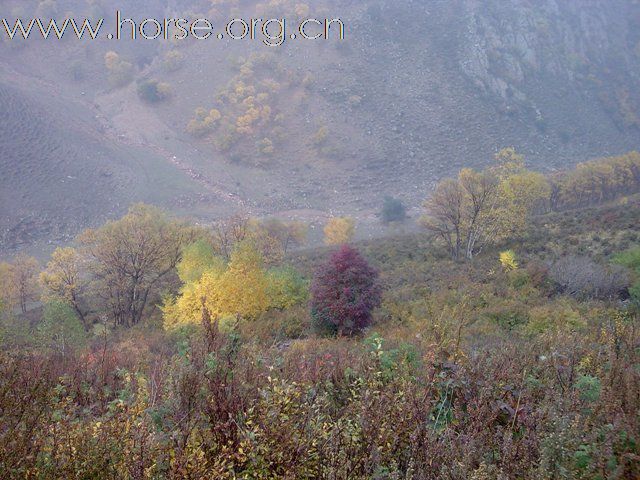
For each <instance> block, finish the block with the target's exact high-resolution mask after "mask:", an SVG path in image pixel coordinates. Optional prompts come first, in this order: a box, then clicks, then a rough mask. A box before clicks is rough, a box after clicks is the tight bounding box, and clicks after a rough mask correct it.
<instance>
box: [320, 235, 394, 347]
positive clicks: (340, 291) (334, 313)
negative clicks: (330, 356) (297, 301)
mask: <svg viewBox="0 0 640 480" xmlns="http://www.w3.org/2000/svg"><path fill="white" fill-rule="evenodd" d="M381 295H382V289H381V287H380V284H379V283H378V271H377V270H375V269H374V268H372V267H371V266H369V264H368V263H367V261H366V260H365V259H364V258H363V257H362V256H361V255H360V253H359V252H358V251H357V250H356V249H354V248H353V247H350V246H348V245H344V246H343V247H341V248H340V250H338V251H337V252H335V253H333V254H332V255H331V257H330V258H329V261H328V262H327V263H326V264H325V265H323V266H321V267H320V268H319V269H318V270H317V271H316V274H315V277H314V280H313V284H312V286H311V296H312V298H311V318H312V321H313V324H314V328H315V329H316V330H317V331H320V332H322V333H329V334H338V335H352V334H354V333H357V332H359V331H361V330H362V329H364V328H366V327H368V326H369V325H370V324H371V318H372V317H371V313H372V311H373V309H374V308H376V307H378V306H380V300H381Z"/></svg>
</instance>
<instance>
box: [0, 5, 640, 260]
mask: <svg viewBox="0 0 640 480" xmlns="http://www.w3.org/2000/svg"><path fill="white" fill-rule="evenodd" d="M3 3H4V5H3V6H2V12H1V13H2V15H0V16H6V17H9V18H11V15H14V16H15V15H22V16H24V17H27V18H28V17H29V16H33V15H35V13H34V12H39V14H41V15H43V16H44V15H45V14H52V15H53V14H56V15H60V16H64V15H65V13H67V12H73V13H74V14H75V15H76V16H79V15H104V16H105V17H106V18H107V19H108V20H107V21H109V18H110V17H109V16H110V15H111V16H112V15H113V12H114V11H115V9H116V8H117V7H118V6H117V5H113V4H112V3H111V2H106V1H104V2H99V1H92V2H80V1H63V0H58V1H57V2H52V1H47V2H37V1H31V2H25V1H20V2H18V1H7V2H3ZM129 3H130V2H129ZM167 3H168V4H169V6H168V7H165V5H167ZM299 4H300V2H299V1H295V2H294V1H289V0H283V1H280V2H270V3H269V2H256V1H241V2H238V1H235V2H234V1H229V2H208V1H195V0H194V1H186V0H183V1H180V2H159V1H156V2H154V1H150V0H147V1H145V2H136V4H135V7H132V6H124V5H123V6H121V8H122V10H123V11H125V12H127V13H128V14H129V15H130V16H136V15H137V16H138V18H144V17H149V16H154V15H155V16H158V17H159V18H160V16H161V15H162V16H185V17H187V16H188V17H193V18H198V17H199V16H205V17H207V18H212V19H214V21H216V20H222V19H224V20H228V19H231V18H234V17H235V16H238V15H241V16H243V18H250V17H255V16H256V15H257V14H261V15H262V16H265V17H270V16H286V17H287V18H291V19H294V18H298V17H300V16H301V15H302V14H306V13H307V12H306V11H301V10H299V9H297V6H299ZM309 4H310V5H311V6H310V8H309V10H308V15H302V16H316V17H325V16H326V17H329V18H333V17H341V18H342V19H343V20H344V21H345V24H346V26H347V31H346V33H347V37H346V40H345V41H343V42H339V41H337V40H330V41H326V42H325V41H317V42H304V41H303V42H300V41H288V42H285V44H284V45H283V46H282V47H278V48H268V47H265V46H264V45H261V44H260V42H259V41H255V42H250V41H237V42H233V41H232V42H229V41H227V40H223V41H220V42H219V41H217V40H211V41H199V42H198V41H185V42H182V43H180V42H177V43H175V42H163V41H151V42H149V41H146V42H145V41H140V40H139V41H136V42H131V41H120V42H116V43H114V42H109V41H108V40H106V39H104V40H98V41H95V42H89V41H83V42H79V41H77V40H74V39H66V40H63V41H62V42H58V41H47V42H45V41H42V40H40V41H38V40H30V41H28V42H16V41H13V42H4V45H2V46H1V47H0V48H1V50H0V65H1V66H2V68H1V69H0V72H1V73H0V101H1V103H2V105H3V111H4V115H5V116H4V119H3V122H2V123H1V124H0V166H1V171H2V176H1V177H0V182H1V183H0V198H1V203H0V232H2V234H1V235H0V249H10V248H14V247H17V246H24V245H26V244H30V243H33V242H36V241H38V240H39V239H43V238H47V239H51V240H53V241H61V240H64V239H66V238H68V236H69V235H73V234H74V233H76V232H77V231H78V230H79V229H80V228H81V227H84V226H87V225H91V224H93V223H100V222H101V221H102V220H103V219H104V218H107V217H112V216H115V215H119V214H121V213H122V212H123V211H124V210H125V209H126V207H127V206H128V205H129V204H130V203H131V202H133V201H147V202H152V203H156V204H159V205H161V206H164V207H167V208H171V209H173V210H176V211H180V212H181V213H184V212H188V213H190V214H192V215H194V216H197V217H199V218H202V219H205V220H210V219H212V218H216V217H217V216H220V215H225V214H227V213H228V212H231V211H233V210H234V209H238V208H243V209H246V210H249V211H250V212H251V213H253V214H256V215H268V214H282V215H298V216H302V217H303V218H304V219H307V220H313V219H315V218H320V217H322V216H323V215H327V214H333V213H346V214H350V215H354V216H356V217H358V219H359V220H360V221H362V222H364V223H366V222H374V221H375V218H374V217H373V213H374V212H375V211H377V210H378V209H379V207H380V204H381V199H382V198H383V197H384V196H385V195H394V196H396V197H400V198H402V199H403V200H405V201H406V202H407V203H408V204H409V205H412V206H417V205H419V203H420V202H421V201H422V200H423V199H424V197H426V196H427V195H428V193H429V191H430V189H431V187H432V186H433V184H434V183H435V182H436V181H437V180H438V179H439V178H442V177H443V176H446V175H449V174H452V173H454V172H456V171H457V170H458V169H459V168H460V167H463V166H482V165H486V164H487V163H489V162H490V161H491V158H492V155H493V153H495V152H496V151H497V150H498V149H500V148H502V147H504V146H515V147H516V148H517V149H518V150H519V151H521V152H522V153H524V154H525V156H526V158H527V161H528V163H529V165H530V166H531V167H533V168H536V169H539V170H544V171H549V170H553V169H562V168H565V167H569V166H571V165H573V164H575V163H577V162H580V161H584V160H587V159H589V158H593V157H599V156H605V155H614V154H619V153H622V152H626V151H629V150H632V149H637V148H639V147H640V145H639V144H640V141H639V139H640V28H639V27H640V2H637V1H633V0H627V1H623V0H580V1H575V2H558V1H555V0H544V1H540V2H532V1H527V0H519V1H516V0H511V1H504V0H484V1H473V0H446V1H445V0H443V1H439V0H430V1H409V0H396V1H387V2H379V1H374V0H371V1H341V2H338V1H335V2H333V1H328V0H326V1H318V2H313V4H311V3H309ZM105 28H108V27H105ZM216 42H219V43H216ZM108 52H115V55H114V54H113V53H108Z"/></svg>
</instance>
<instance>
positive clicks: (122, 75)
mask: <svg viewBox="0 0 640 480" xmlns="http://www.w3.org/2000/svg"><path fill="white" fill-rule="evenodd" d="M104 63H105V66H106V67H107V70H108V72H109V83H110V84H111V86H112V87H116V88H117V87H124V86H125V85H128V84H129V83H131V81H132V80H133V75H134V67H133V64H132V63H130V62H127V61H125V60H122V59H121V58H120V55H118V54H117V53H116V52H107V53H106V54H105V55H104Z"/></svg>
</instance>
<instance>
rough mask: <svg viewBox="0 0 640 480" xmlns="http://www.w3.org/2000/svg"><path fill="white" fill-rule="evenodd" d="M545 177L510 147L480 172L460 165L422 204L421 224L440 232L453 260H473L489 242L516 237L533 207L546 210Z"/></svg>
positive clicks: (547, 188)
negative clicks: (527, 167) (525, 164)
mask: <svg viewBox="0 0 640 480" xmlns="http://www.w3.org/2000/svg"><path fill="white" fill-rule="evenodd" d="M550 195H551V187H550V185H549V182H548V181H547V179H546V178H545V177H544V176H543V175H541V174H539V173H535V172H531V171H529V170H527V169H526V168H525V166H524V158H523V157H522V155H519V154H518V153H516V151H515V150H514V149H513V148H508V149H504V150H501V151H500V152H498V154H497V155H496V164H495V165H494V166H493V167H491V168H488V169H486V170H483V171H476V170H473V169H470V168H464V169H462V170H461V171H460V173H459V174H458V178H457V179H445V180H443V181H442V182H440V183H439V184H438V185H437V187H436V190H435V192H434V193H433V195H432V196H431V198H429V199H428V200H427V201H426V202H425V208H426V210H427V215H426V216H425V217H424V218H423V219H422V223H423V225H424V226H425V227H427V228H428V229H429V230H431V231H433V232H434V233H435V234H437V235H438V236H440V237H441V238H442V239H443V240H444V241H445V242H446V243H447V246H448V248H449V251H450V252H451V256H452V257H453V258H454V259H459V258H461V257H464V258H467V259H471V258H473V257H474V256H475V255H476V254H478V253H479V252H480V251H482V249H483V247H484V246H485V245H487V244H489V243H492V242H496V241H499V240H503V239H505V238H508V237H513V236H517V235H520V234H521V233H522V232H523V231H524V229H525V227H526V225H527V221H528V220H529V218H530V215H531V214H532V213H534V212H537V211H544V210H546V209H548V201H549V197H550Z"/></svg>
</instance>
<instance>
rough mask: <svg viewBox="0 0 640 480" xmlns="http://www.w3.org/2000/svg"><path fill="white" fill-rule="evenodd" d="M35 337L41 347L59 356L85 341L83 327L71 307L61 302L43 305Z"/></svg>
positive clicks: (54, 301)
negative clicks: (41, 316) (40, 320)
mask: <svg viewBox="0 0 640 480" xmlns="http://www.w3.org/2000/svg"><path fill="white" fill-rule="evenodd" d="M36 337H37V339H38V342H39V343H40V344H41V345H42V346H43V347H45V348H48V349H51V350H53V351H55V352H57V353H59V354H61V355H66V354H67V353H69V352H70V351H71V350H73V349H75V348H78V347H80V346H82V345H83V344H84V343H85V341H86V340H87V336H86V331H85V328H84V325H83V323H82V322H81V321H80V318H79V317H78V315H77V314H76V312H75V311H74V309H73V307H71V305H69V304H68V303H65V302H63V301H61V300H53V301H51V302H49V303H47V304H46V305H45V307H44V313H43V318H42V322H41V323H40V325H38V328H37V331H36Z"/></svg>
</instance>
